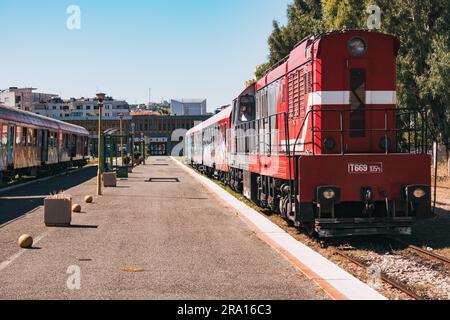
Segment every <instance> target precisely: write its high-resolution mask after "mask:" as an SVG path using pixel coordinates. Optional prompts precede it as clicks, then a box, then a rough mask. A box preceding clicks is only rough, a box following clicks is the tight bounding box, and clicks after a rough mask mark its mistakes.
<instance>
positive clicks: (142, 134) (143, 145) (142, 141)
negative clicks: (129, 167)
mask: <svg viewBox="0 0 450 320" xmlns="http://www.w3.org/2000/svg"><path fill="white" fill-rule="evenodd" d="M141 143H142V164H144V165H145V140H144V133H143V132H141Z"/></svg>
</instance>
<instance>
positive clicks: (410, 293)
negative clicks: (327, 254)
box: [334, 249, 425, 300]
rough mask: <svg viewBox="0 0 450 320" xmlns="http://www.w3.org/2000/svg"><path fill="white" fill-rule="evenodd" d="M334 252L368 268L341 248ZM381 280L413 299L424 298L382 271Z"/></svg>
mask: <svg viewBox="0 0 450 320" xmlns="http://www.w3.org/2000/svg"><path fill="white" fill-rule="evenodd" d="M334 252H335V253H336V254H337V255H339V256H341V257H343V258H345V259H347V260H349V261H350V262H352V263H354V264H356V265H357V266H359V267H361V268H363V269H367V268H369V266H368V265H367V264H366V263H364V262H362V261H360V260H358V259H356V258H354V257H352V256H350V255H348V254H346V253H344V252H342V250H338V249H336V250H334ZM381 280H383V281H384V282H386V283H388V284H389V285H391V286H392V287H394V288H395V289H397V290H399V291H401V292H403V293H405V294H407V295H408V296H409V297H411V298H413V299H414V300H425V298H424V297H422V296H420V295H418V294H416V293H415V292H413V291H412V290H411V289H409V288H408V287H407V286H406V285H404V284H403V283H401V282H399V281H397V280H394V279H392V278H391V277H389V276H387V275H386V274H384V273H381Z"/></svg>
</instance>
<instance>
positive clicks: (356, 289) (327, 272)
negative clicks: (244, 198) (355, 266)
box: [171, 157, 388, 300]
mask: <svg viewBox="0 0 450 320" xmlns="http://www.w3.org/2000/svg"><path fill="white" fill-rule="evenodd" d="M171 159H172V160H173V161H174V162H175V163H177V164H178V165H179V166H180V167H181V168H182V169H183V170H184V171H186V172H187V173H189V174H190V175H191V176H193V177H194V178H195V179H197V180H198V181H199V182H200V183H202V184H203V185H205V186H206V187H208V188H209V189H210V190H211V191H212V192H214V193H215V194H216V195H218V196H219V197H220V198H221V199H223V200H224V201H225V202H226V203H227V204H229V205H230V206H231V207H232V208H234V209H235V210H237V212H238V213H239V214H240V215H242V216H244V217H245V218H246V219H247V220H249V221H250V222H251V223H252V224H253V225H254V226H255V227H256V228H258V230H259V231H260V232H261V233H262V234H263V235H264V236H265V237H267V238H268V239H270V240H271V241H272V242H274V243H276V244H277V246H279V247H280V248H282V249H283V250H284V251H286V252H287V253H289V254H290V255H291V256H292V257H294V258H295V259H297V260H298V262H300V264H301V265H303V266H304V267H306V268H307V269H309V270H310V271H311V272H312V273H314V274H316V275H317V276H318V278H313V279H312V280H314V281H315V282H316V283H317V284H319V285H320V286H321V287H323V283H324V282H325V283H327V284H328V285H329V286H331V287H332V288H334V289H335V290H336V291H337V292H339V293H341V294H342V295H343V296H345V297H346V298H347V299H349V300H388V299H387V298H386V297H384V296H383V295H381V294H380V293H379V292H377V291H376V290H374V289H373V288H371V287H370V286H368V285H367V284H365V283H363V282H362V281H360V280H359V279H357V278H355V277H354V276H352V275H351V274H350V273H348V272H347V271H345V270H343V269H342V268H340V267H339V266H337V265H336V264H334V263H333V262H331V261H330V260H328V259H326V258H325V257H323V256H322V255H320V254H319V253H317V252H315V251H314V250H313V249H311V248H309V247H308V246H306V245H304V244H303V243H301V242H299V241H298V240H296V239H294V238H293V237H292V236H290V235H289V234H288V233H286V232H285V231H284V230H282V229H281V228H280V227H278V226H277V225H275V224H274V223H273V222H272V221H270V220H269V219H267V218H266V217H264V216H263V215H262V214H260V213H259V212H257V211H256V210H254V209H252V208H250V207H249V206H247V205H246V204H245V203H243V202H241V201H239V200H238V199H236V198H235V197H234V196H232V195H231V194H229V193H228V192H227V191H226V190H224V189H222V188H221V187H220V186H218V185H217V184H215V183H214V182H212V181H211V180H209V179H208V178H206V177H204V176H202V175H201V174H199V173H197V172H196V171H194V170H193V169H191V168H189V167H188V166H186V165H184V164H183V163H181V162H180V161H179V160H178V159H176V158H174V157H171ZM306 275H307V274H306ZM325 291H326V290H325Z"/></svg>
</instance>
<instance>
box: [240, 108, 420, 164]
mask: <svg viewBox="0 0 450 320" xmlns="http://www.w3.org/2000/svg"><path fill="white" fill-rule="evenodd" d="M352 112H362V111H352V110H349V109H322V108H320V107H319V108H317V107H316V108H312V109H311V110H309V111H308V112H307V113H306V115H305V118H304V120H303V122H302V125H301V126H300V128H299V130H298V133H297V135H296V139H295V143H291V141H290V138H289V126H290V124H291V122H290V120H289V119H288V114H287V112H281V113H278V114H275V115H271V116H268V117H265V118H261V119H258V120H254V121H249V122H245V123H241V124H239V125H237V126H236V136H235V139H236V141H235V144H236V146H235V152H233V153H236V154H239V155H252V154H255V155H256V154H258V155H270V156H281V155H289V156H290V155H298V154H299V152H300V151H299V148H300V147H303V148H301V149H302V150H306V149H307V147H309V151H306V152H307V153H310V154H313V155H316V149H317V148H319V147H320V144H319V143H318V140H319V139H318V138H319V137H323V135H333V137H339V139H338V140H339V141H338V142H339V144H338V145H339V148H338V149H337V148H334V151H333V152H328V154H342V155H343V154H346V153H358V152H355V151H350V152H348V151H347V148H346V143H347V142H348V140H349V139H351V138H350V136H351V134H352V133H358V132H361V131H364V133H365V136H366V137H368V139H371V136H372V134H376V135H377V136H379V137H384V139H385V141H386V146H385V147H384V148H383V149H384V151H383V152H384V153H386V154H389V153H427V152H428V150H429V144H428V126H427V120H428V119H427V112H426V111H424V110H419V111H417V110H409V109H392V108H367V109H365V110H364V111H363V112H367V113H369V117H368V118H369V119H370V118H371V117H372V116H378V119H380V121H379V122H381V119H382V118H383V119H384V120H383V125H382V126H381V127H372V125H371V124H368V125H367V127H366V128H364V129H361V128H357V129H351V128H350V123H349V122H350V114H351V113H352ZM327 114H338V116H337V117H338V118H336V116H334V119H333V120H335V122H338V123H339V127H338V128H334V129H333V128H331V129H330V128H326V129H319V128H318V127H317V126H316V125H315V121H316V120H317V118H318V117H321V118H322V119H326V118H327V120H325V121H330V119H332V118H333V117H329V116H326V115H327ZM381 115H382V117H381ZM364 116H365V117H366V115H364ZM366 119H367V117H366ZM337 120H338V121H337ZM369 121H370V120H369ZM306 125H310V127H309V128H308V130H307V131H309V132H310V133H311V135H310V136H311V137H313V138H312V139H309V140H305V141H304V142H302V143H300V142H299V140H300V137H301V134H302V133H303V132H304V128H305V126H306ZM323 126H324V124H322V127H323ZM307 131H305V132H307ZM291 132H292V130H291ZM392 140H395V141H392ZM319 141H320V140H319ZM387 141H390V142H389V143H388V142H387ZM373 150H374V148H371V149H367V150H364V151H361V153H362V152H364V153H366V152H371V153H374V152H373ZM302 153H303V151H302ZM324 153H326V152H324Z"/></svg>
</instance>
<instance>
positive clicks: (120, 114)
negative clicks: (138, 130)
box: [119, 113, 123, 167]
mask: <svg viewBox="0 0 450 320" xmlns="http://www.w3.org/2000/svg"><path fill="white" fill-rule="evenodd" d="M119 119H120V158H121V159H122V167H123V129H122V128H123V127H122V120H123V113H119Z"/></svg>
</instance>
